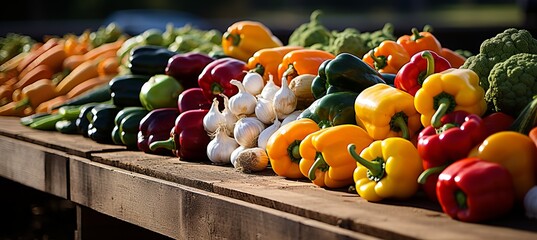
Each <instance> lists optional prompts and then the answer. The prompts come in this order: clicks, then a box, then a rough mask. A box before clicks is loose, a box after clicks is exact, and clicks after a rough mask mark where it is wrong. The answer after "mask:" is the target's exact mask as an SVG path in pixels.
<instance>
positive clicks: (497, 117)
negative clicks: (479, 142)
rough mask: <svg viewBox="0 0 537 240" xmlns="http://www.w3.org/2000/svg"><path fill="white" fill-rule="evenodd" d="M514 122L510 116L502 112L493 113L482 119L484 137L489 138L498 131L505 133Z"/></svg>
mask: <svg viewBox="0 0 537 240" xmlns="http://www.w3.org/2000/svg"><path fill="white" fill-rule="evenodd" d="M514 121H515V118H513V117H512V116H511V115H509V114H507V113H504V112H495V113H491V114H489V115H487V116H485V117H483V123H484V124H485V129H486V131H487V132H486V134H485V135H486V136H487V137H488V136H490V135H492V134H493V133H497V132H500V131H507V130H509V127H511V124H513V122H514Z"/></svg>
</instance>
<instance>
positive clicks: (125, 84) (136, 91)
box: [108, 74, 151, 108]
mask: <svg viewBox="0 0 537 240" xmlns="http://www.w3.org/2000/svg"><path fill="white" fill-rule="evenodd" d="M150 78H151V76H148V75H133V74H126V75H118V76H116V77H114V78H112V80H110V82H109V83H108V84H109V86H110V96H111V99H112V103H113V104H114V105H116V106H118V107H120V108H123V107H130V106H138V107H141V106H142V103H141V102H140V91H141V89H142V86H143V85H144V84H145V83H146V82H147V81H149V79H150Z"/></svg>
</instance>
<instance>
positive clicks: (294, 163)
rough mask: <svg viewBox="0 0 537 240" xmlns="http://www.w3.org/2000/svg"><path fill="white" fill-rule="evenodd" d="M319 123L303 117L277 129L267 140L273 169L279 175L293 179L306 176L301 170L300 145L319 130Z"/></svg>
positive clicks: (267, 148)
mask: <svg viewBox="0 0 537 240" xmlns="http://www.w3.org/2000/svg"><path fill="white" fill-rule="evenodd" d="M319 130H320V128H319V125H317V123H316V122H315V121H313V120H311V119H309V118H301V119H298V120H294V121H292V122H290V123H287V124H285V125H283V126H281V127H280V128H278V130H276V131H275V132H274V133H273V134H272V136H270V138H269V140H268V141H267V146H266V150H267V155H268V156H269V160H270V165H271V167H272V170H274V172H275V173H276V174H277V175H278V176H282V177H286V178H291V179H299V178H304V175H302V173H301V172H300V169H299V166H298V164H299V163H300V159H302V157H301V156H300V152H299V147H300V143H301V142H302V140H303V139H304V138H305V137H306V136H308V135H309V134H311V133H313V132H316V131H319Z"/></svg>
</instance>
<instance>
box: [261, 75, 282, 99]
mask: <svg viewBox="0 0 537 240" xmlns="http://www.w3.org/2000/svg"><path fill="white" fill-rule="evenodd" d="M278 90H280V86H278V85H276V83H274V80H273V77H272V75H269V80H268V81H267V83H266V84H265V86H264V87H263V90H261V93H260V94H259V97H260V98H264V99H267V100H269V101H272V99H274V94H276V92H278Z"/></svg>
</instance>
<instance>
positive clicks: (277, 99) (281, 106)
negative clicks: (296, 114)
mask: <svg viewBox="0 0 537 240" xmlns="http://www.w3.org/2000/svg"><path fill="white" fill-rule="evenodd" d="M272 105H273V106H274V112H276V115H277V116H286V115H288V114H290V113H292V112H293V111H295V109H296V105H297V98H296V96H295V94H294V93H293V91H292V90H291V89H290V88H289V85H288V84H287V78H282V86H281V88H280V89H279V90H278V91H277V92H276V93H275V94H274V98H273V99H272Z"/></svg>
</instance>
